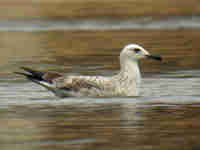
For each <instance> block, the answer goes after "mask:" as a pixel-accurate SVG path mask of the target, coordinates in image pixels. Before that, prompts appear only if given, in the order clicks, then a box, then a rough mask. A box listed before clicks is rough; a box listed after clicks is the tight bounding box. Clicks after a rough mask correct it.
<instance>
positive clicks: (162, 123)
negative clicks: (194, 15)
mask: <svg viewBox="0 0 200 150" xmlns="http://www.w3.org/2000/svg"><path fill="white" fill-rule="evenodd" d="M199 32H200V31H199V30H198V29H195V30H194V29H187V30H185V29H184V30H182V29H181V30H180V29H179V30H174V29H173V30H165V29H163V30H156V31H154V30H145V31H143V30H139V31H138V30H121V31H81V30H79V31H44V32H41V31H37V32H31V33H29V32H6V31H3V32H1V37H0V45H1V47H0V49H1V52H2V53H1V55H0V69H1V72H0V118H1V119H0V124H1V128H0V145H1V149H4V150H10V149H19V150H23V149H24V150H25V149H26V150H27V149H29V150H32V149H41V150H42V149H45V148H47V149H52V150H55V149H59V150H60V149H91V150H98V149H108V150H112V149H113V150H116V149H126V150H129V149H130V150H132V149H136V150H141V149H145V150H149V149H157V150H160V149H162V150H163V149H166V150H168V149H199V146H200V145H199V138H200V134H199V125H200V122H199V120H200V117H199V114H200V109H199V108H200V94H199V91H200V86H199V83H200V75H199V74H200V70H199V69H198V68H199V67H200V64H199V40H198V39H199V35H200V34H199ZM130 42H136V43H139V44H141V45H143V46H144V47H145V48H147V49H148V50H149V51H150V52H151V53H155V54H159V55H162V56H163V58H164V61H163V62H162V63H158V62H152V61H148V60H146V61H144V62H142V63H141V70H142V75H143V82H142V87H141V96H139V97H115V98H66V99H59V98H57V97H55V96H54V95H53V94H52V93H50V92H48V91H46V90H45V89H44V88H42V87H40V86H38V85H35V84H34V83H31V82H29V81H27V80H25V79H24V78H23V77H21V76H17V75H14V74H13V72H14V71H19V67H20V66H29V67H33V68H35V69H39V70H44V71H47V70H51V71H61V72H65V73H78V74H79V73H81V74H92V75H93V74H101V75H112V74H114V73H116V72H117V70H118V69H119V63H118V55H119V52H120V50H121V48H122V47H123V45H125V44H127V43H130Z"/></svg>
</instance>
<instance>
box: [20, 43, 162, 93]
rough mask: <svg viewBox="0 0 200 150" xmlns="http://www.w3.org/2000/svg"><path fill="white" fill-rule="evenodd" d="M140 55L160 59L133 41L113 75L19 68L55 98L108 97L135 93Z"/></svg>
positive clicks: (125, 50)
mask: <svg viewBox="0 0 200 150" xmlns="http://www.w3.org/2000/svg"><path fill="white" fill-rule="evenodd" d="M143 58H151V59H155V60H160V61H161V60H162V58H161V57H159V56H153V55H150V54H149V52H147V51H146V50H145V49H144V48H142V47H141V46H139V45H137V44H129V45H127V46H125V47H124V48H123V50H122V51H121V53H120V71H119V73H118V74H116V75H114V76H109V77H105V76H78V75H62V74H60V73H55V72H46V73H44V72H40V71H35V70H32V69H29V68H26V67H22V69H23V70H24V71H26V73H22V72H16V73H17V74H20V75H24V76H25V77H27V79H29V80H31V81H33V82H35V83H37V84H39V85H41V86H43V87H45V88H46V89H48V90H50V91H52V92H53V93H54V94H55V95H56V96H58V97H72V96H75V97H81V96H86V97H104V96H105V97H112V96H138V94H139V86H140V82H141V76H140V70H139V67H138V61H139V60H140V59H143Z"/></svg>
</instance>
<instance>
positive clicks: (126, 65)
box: [115, 58, 141, 96]
mask: <svg viewBox="0 0 200 150" xmlns="http://www.w3.org/2000/svg"><path fill="white" fill-rule="evenodd" d="M115 79H117V82H118V83H119V84H118V86H119V88H120V89H121V90H123V89H124V90H125V92H126V95H129V96H133V95H134V96H135V95H138V93H139V87H140V81H141V76H140V70H139V66H138V61H133V60H129V59H122V60H121V58H120V72H119V73H118V74H117V75H116V76H115Z"/></svg>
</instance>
